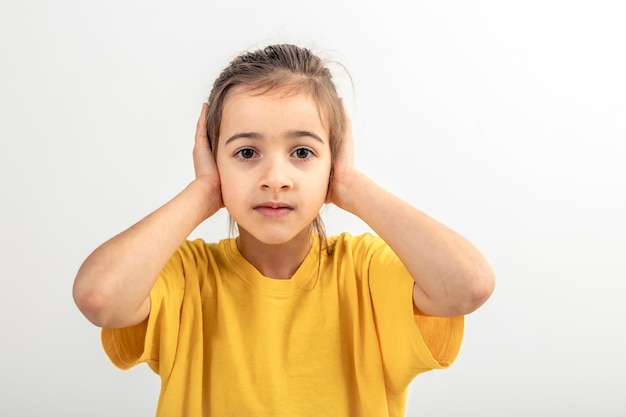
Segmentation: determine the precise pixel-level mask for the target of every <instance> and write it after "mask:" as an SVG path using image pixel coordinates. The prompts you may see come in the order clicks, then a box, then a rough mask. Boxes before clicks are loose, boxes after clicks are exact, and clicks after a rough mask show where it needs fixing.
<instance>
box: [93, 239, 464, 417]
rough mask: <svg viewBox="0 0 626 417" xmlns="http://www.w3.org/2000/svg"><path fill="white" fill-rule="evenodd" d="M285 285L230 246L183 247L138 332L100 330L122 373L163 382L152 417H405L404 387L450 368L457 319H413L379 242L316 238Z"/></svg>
mask: <svg viewBox="0 0 626 417" xmlns="http://www.w3.org/2000/svg"><path fill="white" fill-rule="evenodd" d="M313 241H314V242H315V243H314V244H313V247H312V248H311V251H310V252H309V254H308V255H307V256H306V258H305V259H304V261H303V262H302V264H301V265H300V267H299V269H298V270H297V271H296V273H295V274H294V276H293V277H292V278H291V279H289V280H275V279H270V278H267V277H264V276H262V275H261V274H260V273H259V272H258V270H256V269H255V268H254V267H253V266H252V265H251V264H250V263H248V262H247V261H246V260H245V259H244V258H243V256H242V255H241V254H240V253H239V251H238V249H237V245H236V243H235V240H234V239H226V240H222V241H220V242H219V243H212V244H208V243H205V242H204V241H202V240H195V241H188V242H185V243H184V244H183V245H182V246H181V247H180V248H179V249H178V251H177V252H176V253H175V254H174V255H173V256H172V258H171V259H170V261H169V262H168V263H167V265H166V266H165V268H164V269H163V271H162V273H161V275H160V276H159V278H158V279H157V281H156V283H155V285H154V287H153V288H152V291H151V293H150V298H151V309H150V316H149V318H148V319H147V320H146V322H144V323H143V324H141V325H138V326H134V327H131V328H125V329H103V331H102V342H103V346H104V349H105V351H106V353H107V354H108V355H109V357H110V358H111V360H112V362H113V363H114V364H115V365H116V366H118V367H119V368H122V369H128V368H130V367H132V366H134V365H136V364H138V363H141V362H146V363H147V364H148V365H149V366H150V367H151V369H152V370H153V371H154V372H156V373H157V374H158V375H160V377H161V393H160V397H159V404H158V407H157V416H158V417H159V416H160V417H173V416H176V417H201V416H220V417H224V416H237V417H242V416H255V417H259V416H273V417H278V416H285V417H287V416H288V417H293V416H315V417H319V416H351V417H355V416H398V417H399V416H403V415H404V411H405V407H406V395H407V390H408V386H409V383H410V382H411V381H412V380H413V378H415V376H416V375H417V374H419V373H421V372H425V371H429V370H431V369H441V368H446V367H448V366H449V365H450V363H452V361H453V360H454V359H455V358H456V356H457V353H458V351H459V348H460V344H461V339H462V335H463V317H455V318H437V317H426V316H423V315H419V314H416V311H415V309H414V307H413V300H412V289H413V279H412V278H411V277H410V275H409V274H408V272H407V270H406V269H405V267H404V266H403V265H402V263H401V262H400V261H399V259H398V258H397V256H396V255H395V254H394V253H393V252H392V251H391V249H390V248H389V247H388V246H387V245H386V244H385V242H383V241H382V240H381V239H380V238H378V237H375V236H372V235H370V234H364V235H361V236H356V237H353V236H351V235H350V234H342V235H339V236H336V237H332V238H329V245H330V248H331V250H332V253H331V254H330V255H329V254H327V252H326V250H322V251H320V248H319V244H318V243H317V239H313Z"/></svg>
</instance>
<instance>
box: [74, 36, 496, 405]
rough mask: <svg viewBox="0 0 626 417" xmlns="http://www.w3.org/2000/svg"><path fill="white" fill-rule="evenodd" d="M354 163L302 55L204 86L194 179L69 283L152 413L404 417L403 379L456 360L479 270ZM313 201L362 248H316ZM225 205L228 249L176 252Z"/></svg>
mask: <svg viewBox="0 0 626 417" xmlns="http://www.w3.org/2000/svg"><path fill="white" fill-rule="evenodd" d="M352 150H353V144H352V136H351V127H350V121H349V119H348V117H347V114H346V111H345V109H344V108H343V106H342V101H341V99H340V98H339V97H338V96H337V92H336V90H335V86H334V84H333V81H332V79H331V75H330V72H329V70H328V69H327V68H326V67H325V64H324V63H323V62H322V61H321V60H320V59H319V58H318V57H317V56H315V55H313V54H312V53H311V52H310V51H308V50H306V49H302V48H299V47H296V46H293V45H274V46H268V47H266V48H264V49H262V50H258V51H255V52H249V53H244V54H243V55H241V56H239V57H238V58H236V59H235V60H233V61H232V62H231V63H230V65H229V66H228V67H227V68H226V69H225V70H224V71H223V72H222V73H221V75H220V76H219V77H218V79H217V80H216V81H215V84H214V86H213V89H212V91H211V94H210V97H209V100H208V104H204V105H203V106H202V112H201V114H200V118H199V120H198V125H197V130H196V138H195V146H194V151H193V161H194V167H195V173H196V178H195V180H193V181H192V182H191V183H190V184H189V185H188V186H187V187H186V188H185V189H184V190H182V191H181V192H180V193H179V194H178V195H177V196H175V197H174V198H173V199H172V200H171V201H169V202H168V203H167V204H165V205H164V206H162V207H161V208H159V209H157V210H156V211H154V212H153V213H151V214H150V215H148V216H147V217H145V218H144V219H143V220H141V221H140V222H138V223H137V224H135V225H134V226H132V227H130V228H129V229H128V230H125V231H123V232H122V233H120V234H119V235H117V236H115V237H113V238H112V239H111V240H109V241H108V242H106V243H104V244H103V245H102V246H100V247H99V248H97V249H96V250H95V251H94V252H93V253H92V254H91V255H90V256H89V257H88V258H87V259H86V260H85V262H84V263H83V265H82V266H81V268H80V270H79V271H78V275H77V277H76V280H75V283H74V298H75V300H76V303H77V305H78V307H79V308H80V310H81V311H82V312H83V314H84V315H85V316H86V317H87V318H88V319H89V320H90V321H91V322H93V323H94V324H95V325H97V326H100V327H102V328H103V330H102V342H103V345H104V349H105V351H106V353H107V354H108V355H109V357H110V358H111V360H112V361H113V363H114V364H115V365H116V366H118V367H120V368H122V369H128V368H130V367H132V366H134V365H136V364H138V363H141V362H146V363H147V364H148V365H149V366H150V367H151V368H152V370H153V371H154V372H155V373H157V374H158V375H159V376H160V377H161V393H160V397H159V404H158V408H157V415H158V416H163V417H165V416H167V417H171V416H186V417H199V416H316V417H318V416H402V415H404V410H405V404H406V395H407V389H408V386H409V384H410V382H411V381H412V380H413V378H414V377H415V376H416V375H418V374H419V373H421V372H424V371H428V370H431V369H440V368H446V367H448V366H449V365H450V364H451V362H452V361H453V360H454V359H455V357H456V356H457V353H458V351H459V347H460V344H461V339H462V333H463V315H465V314H468V313H470V312H472V311H473V310H475V309H476V308H478V307H479V306H480V305H481V304H483V303H484V302H485V301H486V300H487V298H488V297H489V296H490V294H491V292H492V290H493V287H494V276H493V273H492V270H491V268H490V266H489V265H488V263H487V261H486V260H485V259H484V258H483V256H482V255H481V254H480V252H479V251H478V250H477V249H476V248H475V247H474V246H473V245H472V244H470V243H469V242H468V241H467V240H465V239H464V238H462V237H461V236H459V235H458V234H457V233H455V232H454V231H452V230H450V229H448V228H447V227H445V226H443V225H442V224H440V223H438V222H437V221H435V220H433V219H432V218H430V217H428V216H427V215H425V214H424V213H422V212H421V211H419V210H418V209H416V208H414V207H412V206H410V205H409V204H407V203H405V202H404V201H402V200H400V199H399V198H397V197H395V196H394V195H392V194H390V193H389V192H387V191H386V190H384V189H383V188H381V187H380V186H378V185H377V184H375V183H374V182H373V181H372V180H371V179H369V178H368V177H367V176H365V175H364V174H363V173H361V172H359V171H357V170H356V169H355V168H354V166H353V161H352ZM325 203H333V204H335V205H337V206H338V207H341V208H342V209H344V210H347V211H349V212H350V213H353V214H354V215H356V216H358V217H360V218H361V219H362V220H363V221H365V222H366V223H367V224H368V225H369V226H370V227H371V228H372V230H373V231H374V232H375V233H376V235H373V234H364V235H361V236H351V235H350V234H348V233H344V234H341V235H339V236H334V237H329V238H327V237H326V236H325V234H324V228H323V225H322V222H321V220H320V218H319V212H320V209H321V208H322V206H323V205H324V204H325ZM222 207H225V208H226V209H227V210H228V213H229V214H230V216H231V217H232V219H233V220H234V221H235V222H236V225H237V228H238V232H239V233H238V236H237V237H236V238H231V239H225V240H222V241H220V242H218V243H205V242H204V241H202V240H194V241H187V240H186V238H187V237H188V235H189V234H190V233H191V232H192V231H193V230H194V229H195V228H196V227H197V226H198V225H199V224H200V223H201V222H202V221H204V220H205V219H207V218H209V217H211V216H212V215H213V214H214V213H215V212H217V211H218V210H219V209H220V208H222Z"/></svg>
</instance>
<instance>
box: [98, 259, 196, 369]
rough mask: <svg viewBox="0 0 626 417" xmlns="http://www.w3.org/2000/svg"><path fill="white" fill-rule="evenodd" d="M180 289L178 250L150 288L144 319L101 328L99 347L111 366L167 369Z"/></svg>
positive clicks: (177, 319) (174, 341)
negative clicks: (124, 324)
mask: <svg viewBox="0 0 626 417" xmlns="http://www.w3.org/2000/svg"><path fill="white" fill-rule="evenodd" d="M184 290H185V279H184V273H183V262H182V259H181V251H180V250H179V251H177V252H176V253H175V254H174V255H173V256H172V257H171V258H170V260H169V261H168V263H167V264H166V265H165V267H164V268H163V270H162V271H161V273H160V275H159V277H158V278H157V280H156V282H155V284H154V286H153V287H152V289H151V291H150V314H149V316H148V318H147V319H146V320H145V321H144V322H143V323H141V324H138V325H136V326H132V327H126V328H103V329H102V333H101V339H102V346H103V348H104V351H105V353H106V354H107V356H108V357H109V359H110V360H111V362H113V364H114V365H115V366H117V367H118V368H120V369H129V368H131V367H133V366H135V365H137V364H139V363H144V362H145V363H147V364H148V365H149V366H150V368H151V369H152V370H153V371H154V372H155V373H157V374H159V375H164V373H167V372H168V370H169V369H171V366H172V362H173V358H174V355H175V352H176V345H177V335H178V330H179V329H178V327H179V323H180V311H181V306H182V301H183V298H184Z"/></svg>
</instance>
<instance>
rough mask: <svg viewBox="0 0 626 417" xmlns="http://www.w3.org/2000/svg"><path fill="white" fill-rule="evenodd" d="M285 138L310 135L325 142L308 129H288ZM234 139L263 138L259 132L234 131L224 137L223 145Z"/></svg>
mask: <svg viewBox="0 0 626 417" xmlns="http://www.w3.org/2000/svg"><path fill="white" fill-rule="evenodd" d="M285 137H286V138H288V139H297V138H302V137H310V138H313V139H315V140H316V141H318V142H320V143H325V142H324V140H323V139H322V138H321V137H320V136H319V135H317V134H315V133H313V132H310V131H308V130H290V131H288V132H287V134H286V135H285ZM236 139H263V135H261V134H260V133H256V132H241V133H236V134H234V135H232V136H231V137H229V138H228V139H226V142H224V145H228V144H229V143H230V142H232V141H234V140H236Z"/></svg>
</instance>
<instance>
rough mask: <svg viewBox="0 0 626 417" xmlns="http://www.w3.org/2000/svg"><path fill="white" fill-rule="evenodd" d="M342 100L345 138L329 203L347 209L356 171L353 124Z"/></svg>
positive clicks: (336, 156)
mask: <svg viewBox="0 0 626 417" xmlns="http://www.w3.org/2000/svg"><path fill="white" fill-rule="evenodd" d="M340 100H341V105H342V106H343V122H344V136H343V138H342V142H341V146H340V147H339V149H338V151H337V154H336V155H335V161H334V163H333V173H332V176H331V179H330V186H329V192H328V202H329V203H333V204H335V205H336V206H338V207H341V208H346V204H347V197H348V193H349V191H350V183H351V178H352V176H353V174H354V173H356V170H355V168H354V140H353V137H352V122H351V120H350V116H349V115H348V109H347V108H346V103H345V101H344V100H343V99H340Z"/></svg>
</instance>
